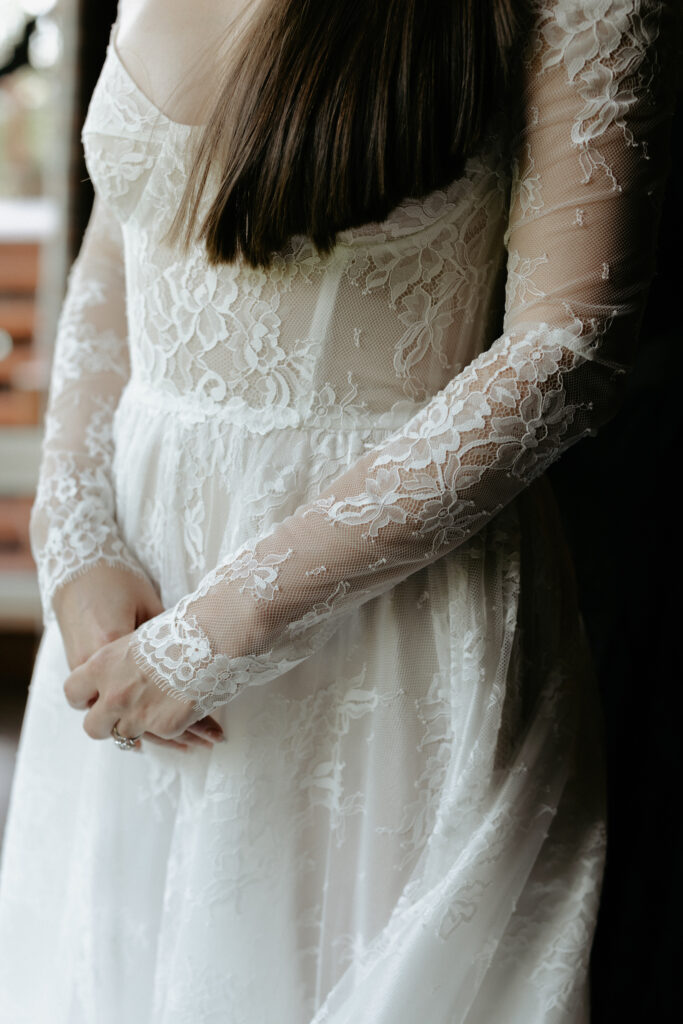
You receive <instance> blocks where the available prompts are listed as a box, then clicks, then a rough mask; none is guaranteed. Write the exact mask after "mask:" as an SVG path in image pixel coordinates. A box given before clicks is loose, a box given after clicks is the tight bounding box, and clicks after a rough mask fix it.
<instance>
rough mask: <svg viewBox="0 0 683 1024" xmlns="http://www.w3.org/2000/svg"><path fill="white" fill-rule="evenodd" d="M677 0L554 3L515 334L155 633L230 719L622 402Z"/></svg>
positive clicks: (660, 148) (539, 53) (508, 322)
mask: <svg viewBox="0 0 683 1024" xmlns="http://www.w3.org/2000/svg"><path fill="white" fill-rule="evenodd" d="M672 12H673V4H671V5H670V6H667V5H666V4H660V3H655V2H646V0H643V2H637V0H631V2H628V0H600V2H599V3H596V2H593V0H583V2H582V0H572V2H559V3H549V2H548V0H545V2H544V3H540V4H537V9H536V21H535V26H534V31H533V36H532V39H531V42H530V45H529V49H528V50H527V57H526V60H525V63H524V68H525V85H524V120H523V129H522V131H521V132H520V134H519V137H518V139H517V140H516V144H515V152H516V156H515V160H514V164H513V171H514V174H513V187H512V194H511V197H510V216H509V224H508V230H507V233H506V244H507V252H508V264H507V300H506V313H505V320H504V324H503V333H502V335H501V336H500V337H498V338H496V339H492V342H491V344H490V346H489V348H488V349H487V350H486V351H484V352H482V353H481V354H480V355H479V356H478V357H477V358H475V359H474V360H473V361H472V362H470V363H469V365H468V366H467V367H466V368H465V370H464V371H463V372H461V373H460V374H458V375H457V376H455V377H453V378H452V379H451V381H450V382H449V383H448V384H447V386H445V387H444V388H443V389H442V390H441V391H440V392H438V393H437V394H435V395H434V397H433V398H432V399H431V400H430V401H429V402H428V403H427V404H426V405H425V406H424V408H422V409H421V410H420V411H419V412H418V413H417V414H416V415H414V416H413V417H412V418H411V419H409V420H408V422H406V423H405V425H404V426H403V427H401V428H400V429H398V430H395V431H394V432H393V433H392V434H391V435H390V436H389V437H387V438H386V439H385V440H383V441H382V442H381V443H379V444H377V445H376V446H375V447H374V448H372V449H371V450H369V451H368V452H367V453H366V454H364V455H363V456H362V457H361V458H359V459H358V460H357V461H356V462H355V463H354V464H353V465H352V466H351V467H350V468H348V469H346V470H345V471H344V472H343V473H342V474H341V475H339V476H338V477H337V478H336V479H335V480H334V481H333V482H332V483H331V484H330V485H329V486H328V487H327V488H326V490H324V491H323V492H322V493H321V494H320V495H319V496H318V497H317V498H316V500H314V501H312V502H310V503H307V504H305V505H302V506H300V507H299V508H298V509H297V510H296V512H295V513H294V514H293V515H291V516H289V517H288V518H286V519H284V520H283V521H282V522H280V523H279V524H277V526H275V527H274V528H273V529H272V530H271V531H270V532H269V533H268V534H267V535H262V536H259V537H254V538H251V539H250V540H248V541H247V542H245V543H244V544H243V545H242V547H241V548H240V549H239V550H237V551H236V552H234V554H233V556H232V557H231V558H229V559H228V560H227V561H226V562H225V563H224V564H221V565H218V566H216V567H215V568H214V569H213V570H212V571H211V572H209V573H208V574H207V575H206V576H205V577H204V578H203V580H202V581H201V583H200V584H199V586H198V587H197V588H196V590H195V591H194V592H193V593H190V594H188V595H186V596H184V597H183V598H182V599H181V600H180V601H178V603H177V604H176V605H175V606H174V607H172V608H170V609H168V610H167V611H165V612H164V613H162V614H161V615H159V616H157V617H156V618H153V619H150V620H149V621H148V622H146V623H144V624H143V625H142V626H140V627H139V628H138V630H137V631H136V633H135V634H134V635H133V638H132V640H131V644H132V649H133V652H134V656H135V658H136V660H137V662H138V663H139V664H140V665H141V666H143V667H144V668H145V669H146V670H147V671H148V672H149V673H150V674H151V675H152V677H153V678H154V680H155V682H156V683H157V684H158V685H159V686H161V687H162V688H163V689H165V690H167V691H169V692H171V693H173V694H174V695H175V696H177V697H178V698H180V699H185V700H192V701H194V702H195V705H196V708H197V710H201V711H202V712H203V713H207V712H209V711H211V709H212V708H214V707H215V706H217V705H220V704H223V703H225V702H227V701H229V700H230V699H231V698H233V697H234V696H235V695H236V694H237V693H238V692H239V691H240V689H241V688H242V687H244V686H246V685H249V684H259V683H265V682H267V681H268V680H271V679H273V678H274V677H276V676H278V675H280V674H281V673H283V672H286V671H287V670H288V669H290V668H292V667H294V666H295V665H297V664H298V663H299V662H301V661H302V660H303V659H305V658H306V657H308V656H309V655H310V654H311V653H312V652H314V651H315V650H317V649H319V648H320V646H321V645H322V644H323V643H325V641H326V640H327V639H328V638H329V637H330V636H331V634H332V633H333V632H334V631H335V630H336V629H337V628H338V626H339V623H340V621H341V618H342V617H343V616H344V615H345V614H347V613H348V612H349V610H350V609H354V608H357V607H358V606H359V605H361V604H362V603H364V602H366V601H368V600H370V599H371V598H373V597H375V596H378V595H379V594H381V593H382V592H384V591H387V590H388V589H389V588H391V587H393V586H395V585H396V584H397V583H398V582H399V581H401V580H403V579H405V578H406V577H407V576H408V575H409V574H410V573H413V572H415V571H416V570H417V569H419V568H421V567H423V566H424V565H426V564H428V563H430V562H431V561H433V560H434V559H436V558H439V557H441V556H443V555H445V554H447V553H448V552H449V551H451V550H452V549H454V548H455V547H457V546H458V545H460V544H462V543H463V542H464V541H466V540H467V539H468V537H470V536H471V535H472V534H473V533H474V532H475V531H477V530H479V529H480V528H481V527H482V526H483V525H484V524H485V523H487V522H488V520H490V518H491V517H492V516H494V515H495V514H496V513H497V512H498V511H499V510H500V509H501V508H502V507H503V506H505V505H506V503H508V502H509V501H510V500H511V499H512V498H514V496H515V495H516V494H517V493H518V492H519V491H520V490H521V489H522V488H524V487H525V486H526V485H528V484H529V482H530V481H532V480H533V479H534V478H535V477H537V476H538V475H539V474H541V473H542V472H543V471H544V470H545V469H546V467H547V466H548V465H549V464H550V463H551V462H553V461H554V460H555V459H557V458H558V456H559V455H560V454H561V453H562V452H563V451H564V450H565V449H566V448H567V447H568V446H569V445H572V444H574V443H575V442H576V441H578V440H579V439H580V438H582V437H585V436H586V435H589V434H593V433H594V432H595V431H596V430H597V428H598V427H599V426H600V425H601V424H603V423H604V422H605V421H606V420H608V419H609V418H611V417H612V416H613V415H614V413H615V412H616V411H617V409H618V408H619V405H620V400H621V394H622V390H623V389H622V385H623V381H624V377H625V374H626V373H627V371H628V370H629V368H630V366H631V364H632V362H633V358H634V348H635V343H636V339H637V333H638V327H639V320H640V316H641V313H642V310H643V306H644V299H645V296H646V292H647V286H648V284H649V281H650V279H651V276H652V273H653V269H654V250H655V240H656V227H657V221H658V209H659V196H660V192H661V185H662V182H663V178H664V171H665V169H666V165H667V159H668V158H667V146H668V130H669V124H670V113H671V107H672V103H673V100H672V86H671V82H670V81H669V80H668V78H669V77H670V76H668V70H669V69H670V65H667V67H666V70H667V74H666V75H665V74H664V73H663V64H665V63H666V62H665V61H663V52H660V51H661V47H660V43H661V42H663V41H664V37H665V35H666V33H667V32H669V31H671V29H670V28H666V27H665V26H666V25H667V24H668V22H667V18H668V17H669V16H671V17H672V18H673V14H672Z"/></svg>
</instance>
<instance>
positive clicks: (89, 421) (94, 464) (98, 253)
mask: <svg viewBox="0 0 683 1024" xmlns="http://www.w3.org/2000/svg"><path fill="white" fill-rule="evenodd" d="M127 378H128V348H127V340H126V309H125V283H124V270H123V253H122V241H121V229H120V225H119V223H118V221H117V220H116V218H115V217H114V215H113V213H111V212H110V211H109V210H108V209H107V207H106V206H105V205H104V204H103V202H102V200H101V199H100V198H99V197H97V198H96V199H95V204H94V207H93V212H92V214H91V217H90V221H89V224H88V227H87V230H86V232H85V236H84V238H83V243H82V246H81V250H80V252H79V254H78V257H77V259H76V260H75V262H74V264H73V266H72V268H71V271H70V274H69V281H68V286H67V292H66V297H65V299H64V304H63V306H62V311H61V315H60V319H59V324H58V328H57V337H56V341H55V349H54V357H53V362H52V371H51V379H50V391H49V396H48V406H47V411H46V416H45V434H44V437H43V447H42V458H41V465H40V472H39V478H38V488H37V492H36V498H35V501H34V504H33V508H32V510H31V519H30V536H31V547H32V551H33V556H34V558H35V561H36V564H37V566H38V580H39V586H40V594H41V602H42V607H43V616H44V620H45V623H46V624H47V623H48V622H49V621H50V620H52V619H53V618H54V607H53V598H54V595H55V594H56V592H57V591H58V590H59V588H60V587H62V586H63V585H64V584H65V583H67V582H68V581H69V580H71V579H73V578H74V577H75V576H77V575H79V574H80V573H82V572H84V571H86V570H87V569H89V568H90V567H92V566H93V565H95V564H97V563H98V562H106V563H107V564H108V565H114V566H119V567H124V568H126V569H130V570H131V571H133V572H136V573H138V574H140V575H143V576H144V575H145V572H144V569H143V568H142V566H141V565H140V564H139V563H138V561H137V560H136V558H135V557H134V555H133V554H132V553H131V552H130V551H129V550H128V549H127V547H126V546H125V544H124V543H123V541H122V540H121V538H120V537H119V534H118V531H117V527H116V521H115V510H114V492H113V487H112V477H111V460H112V455H113V445H112V416H113V413H114V409H115V407H116V404H117V402H118V399H119V396H120V394H121V390H122V388H123V386H124V384H125V382H126V380H127Z"/></svg>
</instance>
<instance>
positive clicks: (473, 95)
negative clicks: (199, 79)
mask: <svg viewBox="0 0 683 1024" xmlns="http://www.w3.org/2000/svg"><path fill="white" fill-rule="evenodd" d="M521 8H522V4H521V0H264V3H262V5H261V8H260V10H259V11H258V13H257V16H256V17H255V18H254V20H253V22H252V23H250V24H249V28H248V32H247V34H246V35H245V36H244V38H243V39H242V41H241V43H240V46H239V48H238V51H237V54H236V57H235V59H234V60H233V61H231V68H230V70H229V72H228V74H227V76H226V80H225V82H223V83H222V86H221V88H220V90H219V93H218V96H217V99H216V102H215V104H214V106H213V109H212V110H211V112H210V116H209V118H208V120H207V122H206V123H205V125H204V127H203V129H202V132H201V134H200V138H199V143H198V148H197V152H196V156H195V159H194V162H193V165H192V169H191V172H190V174H189V177H188V181H187V184H186V188H185V192H184V194H183V197H182V200H181V204H180V207H179V209H178V212H177V215H176V217H175V219H174V222H173V225H172V227H171V232H170V237H171V238H174V239H175V240H176V241H177V240H180V239H182V242H183V243H184V244H185V245H189V244H191V243H192V241H193V240H202V241H204V242H205V244H206V248H207V252H208V256H209V260H210V262H212V263H223V262H232V261H234V260H235V259H236V258H238V257H241V258H243V259H244V260H246V261H247V263H249V264H251V265H252V266H267V265H268V264H269V263H270V261H271V260H272V258H273V254H274V253H275V252H277V251H278V250H281V249H282V248H283V247H284V246H285V244H286V242H287V241H288V240H289V239H290V238H291V237H292V236H295V235H305V236H308V237H309V238H311V239H312V240H313V242H314V243H315V245H316V247H317V248H318V250H319V251H320V252H321V253H326V252H329V251H330V249H331V248H332V247H333V246H334V243H335V238H336V234H337V232H338V231H341V230H345V229H348V228H355V227H358V226H360V225H361V224H365V223H367V222H369V221H381V220H384V219H386V217H387V215H388V214H389V213H390V211H391V210H392V209H393V208H394V207H395V206H396V205H397V204H398V203H399V202H400V201H401V200H402V199H405V198H406V197H408V196H415V197H417V196H423V195H426V194H427V193H429V192H431V191H433V190H434V189H437V188H441V187H443V186H444V185H446V184H447V183H448V182H450V181H453V180H454V179H455V178H457V177H458V176H459V175H460V174H461V173H462V169H463V165H464V162H465V160H466V159H467V157H468V156H470V155H471V154H472V153H473V152H474V151H475V149H476V147H477V145H478V143H479V142H480V141H481V138H482V133H483V132H484V129H485V127H486V123H487V119H488V117H489V115H490V113H491V111H492V109H493V106H494V104H495V103H496V102H497V101H498V99H499V97H500V91H501V88H502V87H504V86H505V85H506V84H507V83H509V81H510V76H511V70H512V66H513V59H512V57H513V50H514V48H515V44H516V42H517V41H518V39H519V36H520V33H521V32H522V30H523V27H524V19H523V17H522V16H521ZM216 172H217V174H218V181H219V184H218V187H217V189H216V191H215V195H214V196H213V201H212V202H211V204H210V207H209V209H208V213H205V214H204V215H203V217H202V218H201V219H200V217H199V206H200V202H201V199H202V196H203V195H204V193H205V191H206V188H207V185H208V182H209V175H210V173H211V174H214V173H216Z"/></svg>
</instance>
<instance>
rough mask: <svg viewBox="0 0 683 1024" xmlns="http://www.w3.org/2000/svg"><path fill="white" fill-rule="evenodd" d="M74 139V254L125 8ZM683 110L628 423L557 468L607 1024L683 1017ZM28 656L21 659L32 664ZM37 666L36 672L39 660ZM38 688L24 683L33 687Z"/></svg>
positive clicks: (80, 96)
mask: <svg viewBox="0 0 683 1024" xmlns="http://www.w3.org/2000/svg"><path fill="white" fill-rule="evenodd" d="M81 7H82V10H81V15H80V18H81V32H80V42H79V62H80V66H79V72H78V85H77V103H76V113H75V119H74V124H73V133H72V167H73V173H72V175H71V180H72V183H73V184H72V196H71V210H72V216H71V223H70V245H71V250H72V253H73V254H74V255H75V253H76V251H77V249H78V246H79V243H80V238H81V235H82V233H83V229H84V227H85V224H86V223H87V219H88V215H89V212H90V205H91V202H92V190H91V187H90V184H89V182H88V180H87V171H86V169H85V165H84V163H83V156H82V151H81V145H80V129H81V125H82V123H83V119H84V117H85V112H86V109H87V104H88V101H89V98H90V94H91V92H92V89H93V87H94V85H95V82H96V80H97V77H98V75H99V71H100V68H101V65H102V61H103V59H104V52H105V48H106V45H107V40H108V38H109V32H110V27H111V24H112V22H113V21H114V18H115V16H116V3H115V2H114V0H100V2H98V3H97V4H93V3H86V2H85V0H83V2H82V4H81ZM682 122H683V104H682V103H681V102H680V97H679V103H678V110H677V113H676V117H675V122H674V127H673V133H672V163H671V173H670V176H669V184H668V190H667V195H666V199H665V203H664V211H663V217H662V224H661V231H660V249H659V259H658V267H659V269H658V273H657V276H656V278H655V280H654V282H653V284H652V287H651V290H650V297H649V302H648V306H647V310H646V313H645V318H644V322H643V328H642V333H641V346H640V353H639V357H638V360H637V363H636V366H635V369H634V371H633V373H632V374H631V375H630V378H629V387H628V393H627V397H626V400H625V402H624V405H623V407H622V409H621V411H620V413H619V414H618V415H617V416H616V417H615V418H614V419H613V420H612V421H611V422H610V423H608V424H607V425H605V426H604V427H603V428H602V429H601V430H600V432H599V433H598V435H597V436H596V437H595V438H589V439H586V440H584V441H582V442H581V443H580V444H578V445H576V446H574V447H573V448H571V449H570V450H569V451H568V452H566V453H565V454H564V455H563V456H562V458H561V459H560V460H559V461H558V462H557V463H555V465H554V466H552V467H551V469H550V470H549V476H550V478H551V480H552V483H553V487H554V489H555V492H556V494H557V497H558V503H559V506H560V509H561V512H562V517H563V521H564V526H565V531H566V534H567V539H568V541H569V543H570V547H571V549H572V552H573V556H574V563H575V568H576V574H577V579H578V583H579V590H580V600H581V608H582V613H583V616H584V620H585V623H586V628H587V631H588V635H589V638H590V641H591V645H592V649H593V653H594V658H595V662H596V667H597V672H598V677H599V681H600V688H601V693H602V700H603V707H604V718H605V744H606V753H607V770H608V800H609V821H608V830H609V831H608V835H609V840H608V857H607V869H606V873H605V880H604V886H603V898H602V904H601V911H600V916H599V920H598V928H597V933H596V937H595V942H594V946H593V962H592V986H593V1024H602V1022H607V1021H610V1022H611V1021H618V1020H621V1019H629V1018H630V1019H632V1020H637V1021H648V1022H650V1021H652V1022H656V1024H664V1022H668V1021H674V1020H678V1019H680V1013H681V1009H680V1003H681V1000H680V996H679V988H678V986H679V977H678V963H679V955H680V952H681V947H680V943H679V941H678V934H679V930H680V922H681V920H682V918H683V898H682V897H683V892H682V889H683V887H682V885H681V868H682V867H683V842H682V836H681V815H680V812H679V809H678V806H677V791H678V786H679V784H680V780H681V770H680V769H681V748H680V743H679V735H680V728H681V726H680V718H679V714H678V712H677V711H676V706H677V699H676V694H677V690H678V685H680V675H681V674H680V671H679V665H680V653H679V651H678V647H677V644H676V640H675V637H676V636H677V634H678V631H679V629H680V628H681V625H680V623H679V621H678V607H677V606H676V605H675V600H676V598H675V594H676V593H677V591H676V585H677V580H680V579H681V575H682V569H683V565H682V564H681V563H682V558H681V538H679V536H678V531H677V528H676V523H677V522H679V523H680V519H681V517H680V513H679V509H678V505H677V500H676V498H675V488H676V480H677V478H678V473H679V472H680V460H679V458H678V453H679V449H680V441H681V418H682V409H683V391H682V390H681V383H680V382H681V380H682V379H683V372H682V371H683V353H682V348H683V346H682V341H683V338H682V337H681V334H682V330H681V327H680V326H679V325H680V317H679V307H680V301H681V295H682V294H683V286H682V285H681V282H680V281H679V277H680V273H681V260H680V258H678V256H677V255H674V254H677V252H678V248H679V245H680V235H681V224H682V223H683V217H682V216H681V213H682V210H681V205H682V204H681V190H680V185H679V183H680V180H681V170H680V169H681V165H682V161H683V152H682V145H681V138H682V136H683V123H682ZM19 660H20V659H19ZM26 663H27V661H26V662H24V664H26ZM27 683H28V679H25V680H23V686H24V687H25V686H26V685H27Z"/></svg>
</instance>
